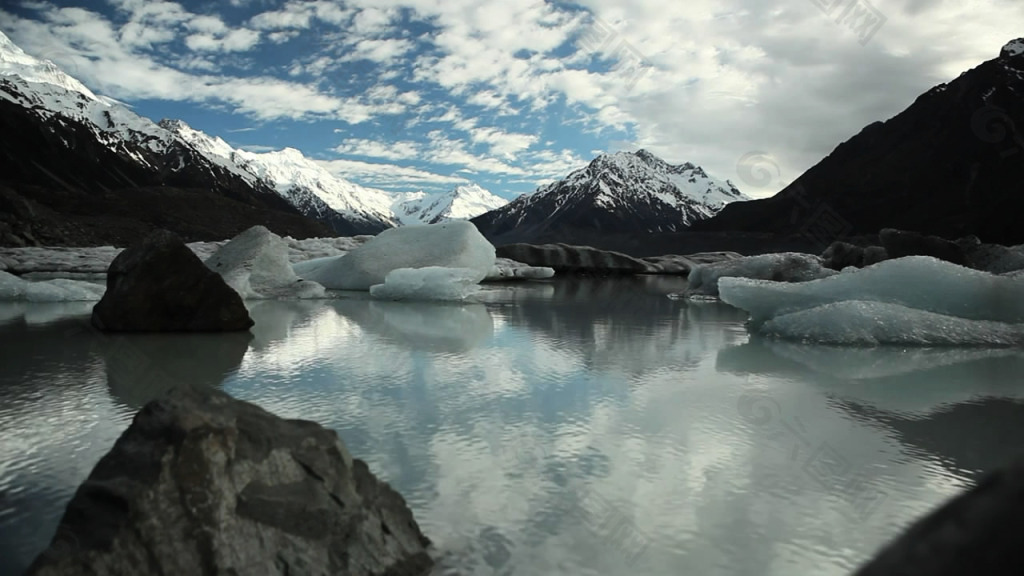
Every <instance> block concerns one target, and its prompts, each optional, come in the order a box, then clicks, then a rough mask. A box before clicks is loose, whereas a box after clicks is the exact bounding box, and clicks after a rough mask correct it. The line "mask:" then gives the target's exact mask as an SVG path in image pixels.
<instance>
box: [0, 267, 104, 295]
mask: <svg viewBox="0 0 1024 576" xmlns="http://www.w3.org/2000/svg"><path fill="white" fill-rule="evenodd" d="M104 292H106V287H105V286H102V285H100V284H93V283H92V282H81V281H78V280H65V279H57V280H44V281H40V282H29V281H27V280H23V279H21V278H18V277H17V276H15V275H13V274H10V273H7V272H0V300H24V301H26V302H91V301H96V300H99V299H100V298H102V297H103V293H104Z"/></svg>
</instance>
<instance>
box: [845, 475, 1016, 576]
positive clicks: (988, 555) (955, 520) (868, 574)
mask: <svg viewBox="0 0 1024 576" xmlns="http://www.w3.org/2000/svg"><path fill="white" fill-rule="evenodd" d="M1022 537H1024V462H1021V461H1018V462H1016V463H1015V464H1014V465H1012V466H1010V467H1008V468H1005V469H1003V470H999V471H996V472H994V473H992V474H989V475H988V476H986V477H984V478H983V479H982V480H981V481H980V482H979V483H978V484H977V485H976V486H975V487H974V488H972V489H970V490H968V491H966V492H964V493H962V494H960V495H959V496H957V497H956V498H954V499H952V500H950V501H949V502H947V503H946V504H944V505H943V506H941V507H940V508H938V509H937V510H935V511H933V512H931V513H930V514H928V515H927V516H925V517H924V518H922V519H920V520H918V521H917V522H915V523H914V524H913V525H912V526H910V528H908V529H907V530H906V531H905V532H904V533H903V534H902V535H900V536H899V537H898V538H897V539H896V540H894V541H893V542H891V543H890V544H889V545H887V546H886V547H885V548H884V549H882V550H881V551H880V552H879V553H878V555H877V556H875V558H873V559H872V560H871V561H870V562H868V563H867V564H866V565H864V566H863V567H861V568H860V570H858V571H857V572H856V574H855V576H963V575H965V574H984V575H985V576H1011V575H1013V576H1017V575H1019V574H1024V554H1022V553H1021V551H1020V543H1021V538H1022Z"/></svg>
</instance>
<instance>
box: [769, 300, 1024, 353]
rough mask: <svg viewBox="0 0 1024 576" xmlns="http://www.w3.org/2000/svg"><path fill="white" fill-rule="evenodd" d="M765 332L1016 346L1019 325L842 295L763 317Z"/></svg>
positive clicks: (847, 341) (1023, 335) (839, 340)
mask: <svg viewBox="0 0 1024 576" xmlns="http://www.w3.org/2000/svg"><path fill="white" fill-rule="evenodd" d="M759 331H760V332H761V333H762V334H764V335H766V336H775V337H778V338H783V339H787V340H800V341H804V342H815V343H818V344H833V345H844V346H851V345H852V346H876V345H886V344H900V345H907V346H1019V345H1021V344H1024V325H1014V324H1009V323H1006V322H995V321H991V320H968V319H965V318H957V317H955V316H948V315H945V314H936V313H935V312H927V311H924V310H915V309H913V308H908V307H906V306H902V305H900V304H890V303H886V302H865V301H861V300H847V301H843V302H833V303H831V304H824V305H822V306H817V307H815V308H808V309H806V310H801V311H799V312H793V313H790V314H782V315H780V316H776V317H774V318H772V319H770V320H768V321H766V322H765V323H764V324H763V325H762V326H761V327H760V330H759Z"/></svg>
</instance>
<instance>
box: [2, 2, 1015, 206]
mask: <svg viewBox="0 0 1024 576" xmlns="http://www.w3.org/2000/svg"><path fill="white" fill-rule="evenodd" d="M871 1H872V3H869V2H868V0H767V1H765V0H689V1H687V2H667V1H662V2H656V1H654V0H593V1H586V2H579V3H562V2H542V1H537V0H353V1H346V2H341V1H335V0H283V1H277V0H229V1H222V2H192V1H182V2H170V1H163V0H107V1H97V0H92V1H87V0H68V1H62V2H56V3H53V2H47V1H39V0H4V2H3V4H0V31H3V32H4V33H5V34H7V35H8V36H9V37H10V38H11V39H12V40H13V41H14V42H15V43H16V44H18V45H19V46H20V47H21V48H23V49H24V50H25V51H26V52H28V53H30V54H32V55H34V56H38V57H43V58H47V59H50V60H53V61H54V62H55V63H57V64H58V65H59V66H60V67H61V68H63V69H64V70H65V71H66V72H68V73H69V74H71V75H72V76H74V77H76V78H78V79H79V80H81V81H82V82H83V83H84V84H86V85H87V86H89V87H90V88H91V89H93V90H94V91H95V92H97V93H99V94H103V95H106V96H109V97H112V98H115V99H117V100H119V101H121V102H123V103H125V104H126V105H128V106H130V107H132V108H133V109H134V110H135V111H136V112H137V113H139V114H141V115H143V116H146V117H149V118H152V119H153V120H159V119H161V118H178V119H181V120H184V121H185V122H187V123H188V124H190V125H191V126H192V127H193V128H197V129H199V130H202V131H204V132H206V133H208V134H210V135H214V136H220V137H221V138H223V139H224V140H226V141H227V142H228V143H229V144H231V145H233V146H235V147H237V148H244V149H247V150H251V151H269V150H278V149H281V148H284V147H291V148H296V149H298V150H300V151H302V152H303V153H304V154H305V155H306V156H308V157H310V158H314V159H316V160H317V161H318V162H320V163H321V164H322V165H323V166H324V167H325V168H327V169H328V170H330V171H331V172H332V173H334V174H336V175H338V176H340V177H343V178H345V179H347V180H350V181H353V182H356V183H358V184H361V185H364V186H369V187H374V188H380V189H384V190H389V191H393V192H412V191H416V190H425V191H428V192H430V191H442V190H447V189H450V188H452V187H454V186H456V185H459V184H465V183H468V182H475V183H478V184H480V185H482V186H483V187H485V188H487V189H488V190H491V191H492V192H494V193H496V194H498V195H500V196H503V197H506V198H514V197H515V196H517V195H519V194H522V193H526V192H530V191H533V190H534V189H535V188H536V187H537V186H539V185H541V184H544V183H547V182H550V181H552V180H554V179H557V178H560V177H563V176H565V175H566V174H568V173H569V172H570V171H572V170H574V169H576V168H580V167H582V166H584V165H586V163H587V162H589V161H590V160H591V159H593V158H594V157H595V156H596V155H598V154H601V153H606V152H615V151H619V150H629V151H635V150H638V149H640V148H645V149H647V150H649V151H651V152H653V153H654V154H656V155H658V156H660V157H661V158H663V159H665V160H667V161H669V162H671V163H675V164H681V163H683V162H692V163H694V164H697V165H700V166H702V167H704V168H705V170H707V172H708V173H709V174H710V175H712V176H714V177H716V178H721V179H728V180H730V181H731V182H733V183H734V184H735V185H736V186H737V187H739V189H740V190H741V191H743V192H744V193H746V194H748V195H749V196H752V197H755V198H758V197H765V196H770V195H772V194H774V193H775V192H777V191H778V190H780V189H781V188H782V187H784V186H785V184H787V183H788V182H791V181H793V180H794V179H796V177H798V176H799V175H800V174H801V173H802V172H803V171H805V170H806V169H807V168H810V167H811V166H813V165H814V164H815V163H817V162H818V161H819V160H821V158H823V157H824V156H826V155H827V154H828V153H829V152H831V151H832V149H833V148H835V146H836V145H838V144H839V143H841V142H842V141H844V140H847V139H848V138H850V137H852V136H853V135H855V134H856V133H857V132H859V131H860V130H861V128H863V127H864V126H866V125H867V124H869V123H871V122H874V121H877V120H885V119H887V118H890V117H892V116H893V115H895V114H897V113H899V112H900V111H901V110H903V109H904V108H906V107H907V106H908V105H910V104H911V103H912V102H913V101H914V99H915V98H916V97H917V96H918V95H919V94H921V93H923V92H925V91H927V90H928V89H930V88H931V87H932V86H934V85H936V84H939V83H941V82H948V81H950V80H952V79H954V78H956V77H957V76H958V75H959V74H960V73H962V72H964V71H966V70H968V69H970V68H972V67H974V66H977V65H978V64H980V63H981V62H983V61H985V60H989V59H992V58H995V57H996V56H998V54H999V49H1000V48H1001V47H1002V46H1003V45H1004V44H1006V43H1007V42H1008V41H1010V40H1012V39H1014V38H1018V37H1020V36H1022V35H1024V30H1022V29H1021V28H1020V26H1019V24H1020V23H1021V22H1024V2H1020V0H871Z"/></svg>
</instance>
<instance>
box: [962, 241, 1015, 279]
mask: <svg viewBox="0 0 1024 576" xmlns="http://www.w3.org/2000/svg"><path fill="white" fill-rule="evenodd" d="M957 244H958V245H960V246H961V247H963V248H964V250H965V252H966V259H967V266H969V267H971V268H974V269H975V270H984V271H985V272H992V273H993V274H1003V273H1005V272H1012V271H1014V270H1020V269H1022V268H1024V249H1022V247H1020V246H1014V247H1008V246H1002V245H1000V244H982V243H981V242H980V241H979V242H978V243H977V244H974V243H973V242H971V241H970V240H967V241H963V242H962V241H960V240H958V241H957Z"/></svg>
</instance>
